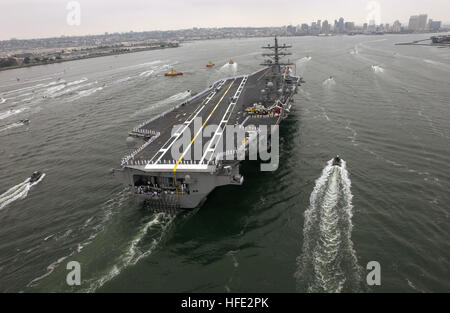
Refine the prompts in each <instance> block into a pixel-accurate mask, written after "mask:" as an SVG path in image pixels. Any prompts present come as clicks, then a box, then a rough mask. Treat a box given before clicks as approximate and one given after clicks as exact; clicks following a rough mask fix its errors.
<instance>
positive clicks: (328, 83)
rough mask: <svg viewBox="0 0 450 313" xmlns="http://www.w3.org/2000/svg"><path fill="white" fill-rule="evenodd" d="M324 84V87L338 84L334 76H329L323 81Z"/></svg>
mask: <svg viewBox="0 0 450 313" xmlns="http://www.w3.org/2000/svg"><path fill="white" fill-rule="evenodd" d="M322 85H323V86H324V87H326V88H328V87H331V86H334V85H336V81H335V80H334V78H333V77H329V78H327V79H325V80H324V81H323V83H322Z"/></svg>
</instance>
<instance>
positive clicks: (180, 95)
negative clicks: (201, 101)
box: [134, 91, 192, 116]
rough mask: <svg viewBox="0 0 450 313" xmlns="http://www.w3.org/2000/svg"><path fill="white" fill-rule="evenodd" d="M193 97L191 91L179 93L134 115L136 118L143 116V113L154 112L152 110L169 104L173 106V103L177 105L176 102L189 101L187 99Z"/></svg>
mask: <svg viewBox="0 0 450 313" xmlns="http://www.w3.org/2000/svg"><path fill="white" fill-rule="evenodd" d="M191 96H192V93H191V91H183V92H180V93H177V94H175V95H173V96H170V97H169V98H166V99H164V100H161V101H158V102H156V103H153V104H151V105H150V106H148V107H146V108H144V109H141V110H139V111H137V112H136V113H135V114H134V116H136V115H141V114H142V113H145V112H149V111H152V110H154V109H156V108H158V107H161V106H163V105H167V104H171V103H175V102H178V101H181V100H184V99H187V98H189V97H191Z"/></svg>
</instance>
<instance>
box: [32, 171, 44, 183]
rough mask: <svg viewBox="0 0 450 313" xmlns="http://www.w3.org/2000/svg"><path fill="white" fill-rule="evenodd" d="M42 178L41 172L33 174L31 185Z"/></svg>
mask: <svg viewBox="0 0 450 313" xmlns="http://www.w3.org/2000/svg"><path fill="white" fill-rule="evenodd" d="M41 176H42V173H41V172H39V171H36V172H34V173H33V174H31V177H30V183H34V182H36V181H38V180H39V178H41Z"/></svg>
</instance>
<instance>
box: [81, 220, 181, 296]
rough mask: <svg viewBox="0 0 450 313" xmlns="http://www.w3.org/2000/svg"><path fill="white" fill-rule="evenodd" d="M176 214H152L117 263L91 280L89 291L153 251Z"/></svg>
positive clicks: (100, 285)
mask: <svg viewBox="0 0 450 313" xmlns="http://www.w3.org/2000/svg"><path fill="white" fill-rule="evenodd" d="M175 216H176V215H171V214H168V213H157V214H155V215H154V216H152V218H151V220H150V221H149V222H147V223H145V224H144V225H143V226H142V227H141V228H140V229H139V230H138V232H137V234H136V235H135V236H134V238H133V239H132V240H131V242H130V243H129V245H128V248H127V249H126V251H125V252H124V253H123V254H122V256H121V257H120V258H119V259H118V260H116V262H115V263H116V264H115V265H114V266H112V268H110V269H109V270H108V271H107V272H106V273H105V274H104V275H102V276H101V277H100V278H96V279H92V280H90V281H91V282H90V284H89V287H88V289H87V290H85V291H87V292H94V291H95V290H97V289H98V288H100V287H102V286H103V285H104V284H105V283H107V282H108V281H110V280H111V279H113V278H114V277H116V276H117V275H119V274H120V273H121V272H122V271H123V270H124V269H125V268H127V267H129V266H132V265H135V264H137V263H138V262H139V261H140V260H141V259H142V258H145V257H147V256H149V255H150V254H152V253H153V251H154V250H155V249H156V247H157V246H158V244H159V243H160V242H161V241H162V240H163V238H164V237H165V234H166V233H167V230H168V229H169V227H170V225H172V222H173V221H174V219H175ZM149 233H152V236H151V237H152V238H149V239H151V240H150V242H149V243H145V242H144V239H145V238H146V237H147V235H148V234H149Z"/></svg>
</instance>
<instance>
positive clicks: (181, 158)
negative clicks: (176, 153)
mask: <svg viewBox="0 0 450 313" xmlns="http://www.w3.org/2000/svg"><path fill="white" fill-rule="evenodd" d="M235 81H236V79H234V80H233V81H232V82H231V84H230V86H228V89H227V90H226V91H225V93H224V94H223V95H222V97H221V98H220V100H219V102H217V104H216V106H215V107H214V109H212V111H211V113H209V115H208V118H207V119H206V121H204V122H203V125H202V127H200V129H199V130H198V132H197V134H195V137H194V138H193V139H192V140H191V142H190V143H189V146H188V147H187V148H186V150H185V151H184V152H183V154H182V155H181V157H180V158H179V159H178V161H177V163H176V164H175V167H174V168H173V172H174V173H175V172H176V171H177V167H178V164H180V162H181V160H183V158H184V156H185V155H186V153H187V152H188V151H189V150H190V148H191V146H192V144H193V143H194V141H195V139H197V137H198V135H199V134H200V132H201V131H202V130H203V127H205V125H206V124H207V123H208V121H209V119H210V118H211V116H212V115H213V114H214V112H215V111H216V109H217V107H218V106H219V105H220V103H221V102H222V100H223V98H225V96H226V95H227V93H228V91H230V89H231V87H232V86H233V84H234V82H235Z"/></svg>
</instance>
